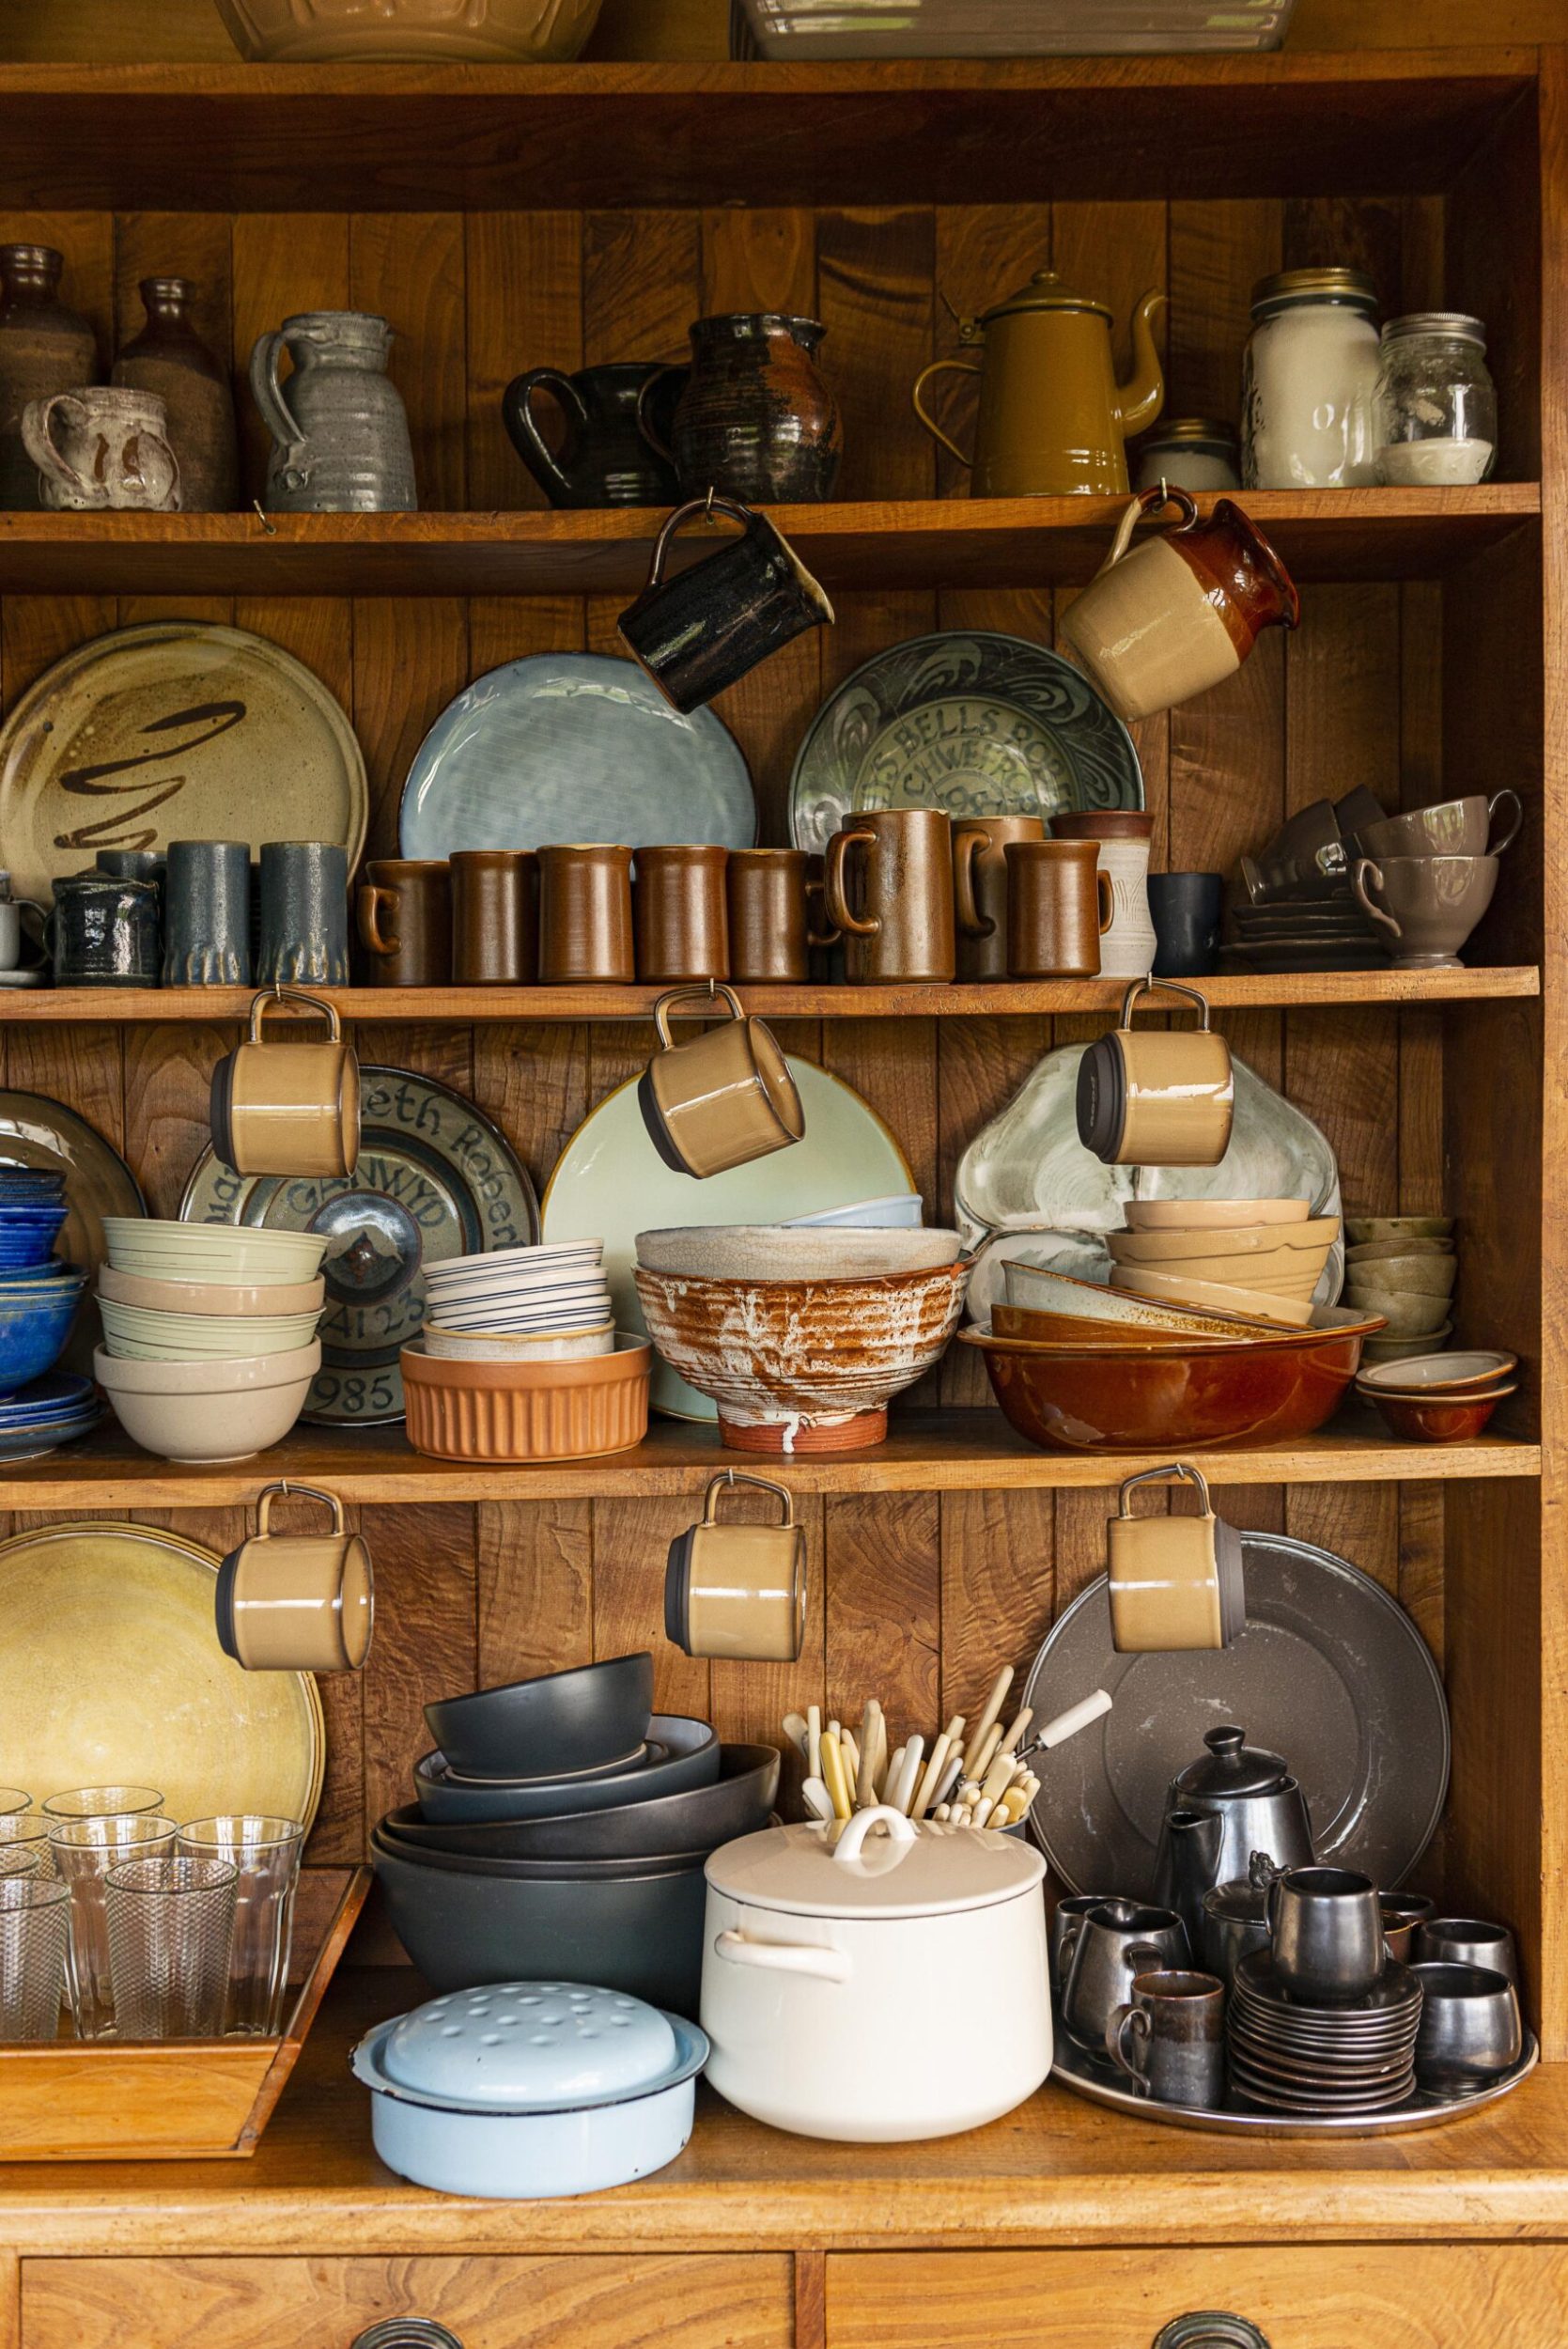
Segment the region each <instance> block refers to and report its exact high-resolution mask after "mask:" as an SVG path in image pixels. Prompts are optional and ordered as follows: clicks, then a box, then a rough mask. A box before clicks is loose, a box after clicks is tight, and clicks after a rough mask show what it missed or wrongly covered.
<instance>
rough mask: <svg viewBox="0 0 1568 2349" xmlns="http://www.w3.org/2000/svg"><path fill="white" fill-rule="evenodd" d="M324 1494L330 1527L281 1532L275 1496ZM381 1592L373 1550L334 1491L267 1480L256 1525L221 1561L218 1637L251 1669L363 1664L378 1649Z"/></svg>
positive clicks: (355, 1667)
mask: <svg viewBox="0 0 1568 2349" xmlns="http://www.w3.org/2000/svg"><path fill="white" fill-rule="evenodd" d="M284 1499H293V1500H299V1501H320V1502H321V1503H322V1504H323V1506H324V1507H326V1508H328V1509H330V1510H331V1511H332V1517H333V1530H332V1532H330V1533H274V1532H272V1502H273V1501H274V1500H284ZM375 1613H376V1594H375V1584H374V1581H373V1579H372V1577H371V1571H370V1552H369V1550H368V1549H367V1548H365V1541H364V1538H363V1536H361V1535H360V1534H358V1533H350V1532H349V1530H348V1527H347V1526H346V1524H345V1523H344V1518H343V1503H342V1501H339V1500H338V1499H337V1497H336V1495H335V1494H334V1493H324V1492H318V1491H317V1490H316V1488H315V1487H314V1486H310V1485H290V1484H288V1483H287V1482H284V1483H280V1484H276V1485H267V1486H263V1487H262V1492H261V1499H260V1505H259V1507H258V1509H257V1511H256V1532H254V1533H253V1534H252V1536H251V1538H250V1540H249V1541H247V1542H241V1545H240V1547H239V1548H238V1549H231V1550H230V1551H229V1554H228V1556H227V1557H226V1558H225V1560H224V1563H223V1564H222V1565H221V1566H220V1567H219V1569H218V1588H217V1596H216V1616H217V1629H218V1644H219V1646H220V1647H221V1648H222V1649H223V1651H224V1654H225V1656H227V1657H230V1658H231V1659H232V1660H233V1661H234V1662H235V1663H236V1664H240V1665H242V1666H243V1668H244V1670H245V1671H246V1672H359V1671H360V1670H361V1669H362V1667H363V1665H364V1663H365V1657H367V1656H368V1655H369V1653H370V1639H371V1634H372V1631H373V1630H374V1627H375Z"/></svg>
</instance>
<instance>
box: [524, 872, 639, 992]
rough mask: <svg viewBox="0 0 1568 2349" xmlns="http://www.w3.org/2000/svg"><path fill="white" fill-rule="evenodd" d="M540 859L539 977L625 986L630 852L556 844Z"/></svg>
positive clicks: (630, 965) (566, 983)
mask: <svg viewBox="0 0 1568 2349" xmlns="http://www.w3.org/2000/svg"><path fill="white" fill-rule="evenodd" d="M538 856H539V976H540V978H541V979H542V980H543V981H544V982H545V984H546V985H547V986H556V987H574V986H582V985H591V984H592V983H593V982H594V981H595V980H598V982H599V983H600V984H601V985H612V986H614V985H624V984H626V983H628V982H629V981H630V980H631V979H632V978H633V977H634V976H635V974H636V963H635V959H634V957H633V954H632V944H631V850H630V849H629V848H623V847H621V846H620V845H619V844H618V843H611V842H604V841H592V842H588V843H585V844H582V845H578V844H575V843H567V842H561V843H555V844H552V845H551V846H550V847H547V848H541V849H540V850H539V852H538Z"/></svg>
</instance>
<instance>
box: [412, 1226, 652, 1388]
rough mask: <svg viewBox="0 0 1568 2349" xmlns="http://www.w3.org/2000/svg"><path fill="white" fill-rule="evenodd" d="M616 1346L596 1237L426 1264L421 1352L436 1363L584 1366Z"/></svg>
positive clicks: (600, 1243) (607, 1285)
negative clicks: (579, 1362) (423, 1337)
mask: <svg viewBox="0 0 1568 2349" xmlns="http://www.w3.org/2000/svg"><path fill="white" fill-rule="evenodd" d="M614 1346H615V1327H614V1321H613V1315H612V1311H611V1304H610V1283H609V1282H608V1281H607V1280H606V1278H605V1273H604V1242H603V1241H602V1240H598V1239H580V1240H563V1241H561V1242H559V1243H558V1244H556V1245H554V1246H551V1247H548V1248H498V1249H495V1250H494V1251H493V1252H491V1253H489V1254H488V1255H482V1256H451V1257H448V1258H447V1259H446V1261H445V1262H444V1263H437V1264H427V1266H426V1267H425V1351H426V1353H427V1354H429V1355H431V1356H433V1357H435V1359H437V1360H438V1361H458V1362H547V1361H563V1362H568V1361H584V1360H586V1359H587V1358H588V1357H589V1356H590V1355H596V1354H609V1353H613V1350H614Z"/></svg>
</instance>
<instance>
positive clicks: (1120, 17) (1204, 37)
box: [730, 0, 1295, 61]
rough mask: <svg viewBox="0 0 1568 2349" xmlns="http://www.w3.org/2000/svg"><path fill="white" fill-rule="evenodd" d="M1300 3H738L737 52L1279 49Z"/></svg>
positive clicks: (733, 26) (734, 17)
mask: <svg viewBox="0 0 1568 2349" xmlns="http://www.w3.org/2000/svg"><path fill="white" fill-rule="evenodd" d="M1294 7H1295V0H1232V5H1230V6H1223V7H1222V6H1219V5H1214V6H1209V5H1207V0H731V9H730V49H731V54H733V55H735V56H737V57H784V58H799V59H800V60H802V61H806V60H810V59H812V58H831V57H1048V56H1087V55H1100V56H1124V55H1131V54H1138V53H1149V54H1158V53H1165V54H1170V53H1172V52H1186V51H1190V50H1233V49H1278V47H1279V46H1280V43H1281V40H1283V39H1284V36H1285V27H1286V26H1287V24H1288V23H1290V18H1291V11H1292V9H1293V8H1294Z"/></svg>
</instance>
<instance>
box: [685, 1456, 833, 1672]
mask: <svg viewBox="0 0 1568 2349" xmlns="http://www.w3.org/2000/svg"><path fill="white" fill-rule="evenodd" d="M740 1485H750V1486H753V1487H754V1489H755V1490H756V1491H757V1492H761V1493H771V1494H772V1496H773V1498H774V1499H775V1500H776V1501H781V1502H782V1503H783V1504H784V1516H783V1517H782V1518H781V1519H780V1521H779V1523H778V1524H777V1525H736V1524H730V1525H724V1524H722V1523H721V1522H720V1518H719V1502H720V1500H721V1498H722V1495H723V1494H724V1493H726V1492H730V1491H733V1490H734V1489H735V1488H736V1487H737V1486H740ZM664 1636H665V1638H666V1639H667V1640H670V1641H673V1642H674V1644H675V1646H676V1647H678V1648H680V1649H682V1650H683V1651H684V1652H685V1654H686V1655H688V1656H719V1657H728V1658H730V1659H732V1660H737V1661H743V1662H747V1663H758V1664H793V1663H797V1662H798V1661H799V1660H800V1649H801V1646H802V1644H803V1642H804V1640H805V1636H806V1536H805V1532H804V1529H803V1528H802V1527H800V1526H799V1525H797V1524H796V1522H795V1504H794V1502H793V1501H792V1500H791V1499H790V1496H789V1494H788V1493H787V1492H786V1491H785V1489H784V1486H782V1485H774V1484H770V1483H769V1482H768V1478H767V1477H766V1476H745V1475H738V1474H737V1472H736V1470H734V1469H730V1470H727V1471H726V1472H725V1473H724V1474H723V1475H722V1476H715V1477H713V1478H712V1479H711V1480H710V1482H709V1484H708V1487H707V1492H706V1496H705V1498H704V1501H703V1514H702V1520H701V1522H700V1524H697V1525H691V1526H688V1527H687V1529H686V1532H684V1533H677V1534H676V1535H675V1540H674V1541H673V1542H672V1543H671V1544H670V1558H669V1563H668V1565H667V1567H666V1568H665V1574H664Z"/></svg>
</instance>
